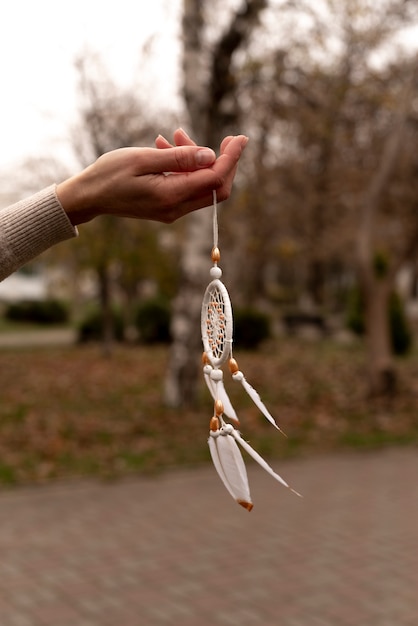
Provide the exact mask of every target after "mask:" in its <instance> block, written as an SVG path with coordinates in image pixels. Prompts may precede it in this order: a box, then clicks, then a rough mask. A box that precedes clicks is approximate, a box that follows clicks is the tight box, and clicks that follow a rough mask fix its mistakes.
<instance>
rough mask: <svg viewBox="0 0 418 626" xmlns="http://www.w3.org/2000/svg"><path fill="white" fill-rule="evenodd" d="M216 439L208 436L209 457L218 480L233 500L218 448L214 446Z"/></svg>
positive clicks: (233, 495)
mask: <svg viewBox="0 0 418 626" xmlns="http://www.w3.org/2000/svg"><path fill="white" fill-rule="evenodd" d="M218 439H219V437H216V438H215V437H212V436H210V437H209V439H208V444H209V451H210V456H211V457H212V461H213V465H214V466H215V469H216V471H217V472H218V475H219V478H220V479H221V480H222V482H223V484H224V485H225V487H226V488H227V490H228V491H229V493H230V494H231V496H232V497H233V498H234V500H235V494H234V493H233V491H232V489H231V487H230V486H229V483H228V480H227V478H226V476H225V472H224V470H223V467H222V464H221V461H220V459H219V454H218V446H217V445H216V442H217V440H218Z"/></svg>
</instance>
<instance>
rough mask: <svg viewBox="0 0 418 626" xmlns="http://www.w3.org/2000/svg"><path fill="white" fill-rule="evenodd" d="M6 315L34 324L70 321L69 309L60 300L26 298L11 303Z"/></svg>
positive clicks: (18, 320) (15, 319)
mask: <svg viewBox="0 0 418 626" xmlns="http://www.w3.org/2000/svg"><path fill="white" fill-rule="evenodd" d="M5 317H6V318H7V319H8V320H10V321H14V322H31V323H33V324H64V323H66V322H68V319H69V311H68V307H67V306H66V304H64V303H63V302H61V301H60V300H55V299H50V300H24V301H22V302H16V303H14V304H10V305H9V306H8V307H7V309H6V311H5Z"/></svg>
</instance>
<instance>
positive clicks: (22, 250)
mask: <svg viewBox="0 0 418 626" xmlns="http://www.w3.org/2000/svg"><path fill="white" fill-rule="evenodd" d="M55 189H56V188H55V185H52V186H50V187H47V188H46V189H43V190H42V191H40V192H38V193H36V194H35V195H33V196H31V197H29V198H27V199H25V200H22V201H20V202H17V203H16V204H13V205H11V206H9V207H7V208H5V209H3V210H1V211H0V280H3V279H4V278H6V277H7V276H8V275H9V274H12V273H13V272H14V271H15V270H17V269H18V268H19V267H21V266H22V265H24V264H25V263H27V262H28V261H31V260H32V259H34V258H35V257H36V256H38V255H39V254H41V253H42V252H44V251H45V250H47V249H48V248H50V247H51V246H53V245H54V244H56V243H59V242H61V241H64V240H65V239H70V238H71V237H75V236H76V235H77V230H76V229H75V228H74V227H73V226H72V224H71V223H70V221H69V219H68V217H67V215H66V213H65V212H64V210H63V208H62V206H61V204H60V202H59V200H58V198H57V195H56V191H55Z"/></svg>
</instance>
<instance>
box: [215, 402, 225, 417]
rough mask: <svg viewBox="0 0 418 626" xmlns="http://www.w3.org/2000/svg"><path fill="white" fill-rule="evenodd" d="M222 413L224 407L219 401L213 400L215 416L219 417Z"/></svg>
mask: <svg viewBox="0 0 418 626" xmlns="http://www.w3.org/2000/svg"><path fill="white" fill-rule="evenodd" d="M223 412H224V405H223V404H222V402H221V401H220V400H215V415H216V417H219V416H220V415H222V413H223Z"/></svg>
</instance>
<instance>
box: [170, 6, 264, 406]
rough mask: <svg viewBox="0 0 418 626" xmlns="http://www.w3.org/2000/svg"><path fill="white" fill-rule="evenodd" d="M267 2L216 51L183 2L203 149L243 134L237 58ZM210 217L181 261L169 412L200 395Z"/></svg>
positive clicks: (196, 220)
mask: <svg viewBox="0 0 418 626" xmlns="http://www.w3.org/2000/svg"><path fill="white" fill-rule="evenodd" d="M265 6H266V0H246V1H244V2H243V3H242V6H241V8H240V9H239V10H238V11H236V13H234V14H233V15H232V18H231V22H230V25H229V28H227V29H226V31H225V32H224V33H223V34H222V36H221V37H220V39H219V41H218V42H217V43H216V44H215V46H214V48H213V49H210V48H209V46H208V45H207V44H205V32H204V30H205V20H204V3H203V2H202V1H201V0H184V2H183V76H184V79H183V93H184V99H185V102H186V106H187V109H188V113H189V118H190V125H191V131H192V134H193V136H194V138H195V139H196V140H197V142H198V143H199V144H203V145H207V146H210V147H212V148H214V149H216V147H217V145H218V144H219V141H220V140H221V138H222V137H223V135H224V134H233V133H235V132H237V131H238V128H237V126H238V110H237V103H236V99H235V97H234V96H235V90H236V79H235V76H234V74H233V73H232V69H231V65H232V57H233V55H234V53H235V52H236V50H237V49H238V48H240V47H242V46H243V45H244V44H245V42H246V41H247V40H248V37H249V35H250V33H251V32H252V28H253V27H254V26H255V24H256V23H257V21H258V16H259V13H260V12H261V10H262V9H263V8H264V7H265ZM211 217H212V215H211V211H208V210H205V209H203V210H201V211H198V212H196V213H193V214H192V215H189V216H188V217H187V218H186V219H187V220H188V229H187V230H186V240H185V242H184V246H183V250H182V258H181V271H182V281H181V287H180V290H179V293H178V295H177V298H176V300H175V303H174V310H173V323H172V336H173V343H172V346H171V354H170V362H169V366H168V370H167V373H166V380H165V401H166V403H167V404H168V405H169V406H172V407H179V406H181V405H187V404H192V403H193V402H194V400H195V398H196V394H197V381H198V372H199V354H200V353H201V351H202V350H203V348H202V345H201V338H200V310H201V301H202V297H203V293H204V290H205V288H206V284H207V283H208V282H209V269H210V266H211V260H210V249H211V247H212V226H211Z"/></svg>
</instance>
